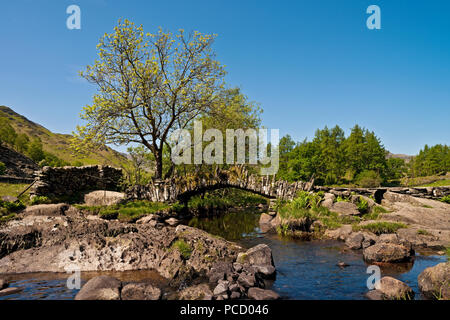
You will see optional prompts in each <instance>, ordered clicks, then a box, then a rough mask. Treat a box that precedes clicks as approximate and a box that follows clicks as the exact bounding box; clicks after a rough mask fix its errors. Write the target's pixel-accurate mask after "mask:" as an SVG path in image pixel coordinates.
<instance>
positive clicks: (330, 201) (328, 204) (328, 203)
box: [321, 199, 334, 209]
mask: <svg viewBox="0 0 450 320" xmlns="http://www.w3.org/2000/svg"><path fill="white" fill-rule="evenodd" d="M333 203H334V201H333V199H324V200H323V201H322V202H321V205H322V207H325V208H328V209H331V208H332V207H333Z"/></svg>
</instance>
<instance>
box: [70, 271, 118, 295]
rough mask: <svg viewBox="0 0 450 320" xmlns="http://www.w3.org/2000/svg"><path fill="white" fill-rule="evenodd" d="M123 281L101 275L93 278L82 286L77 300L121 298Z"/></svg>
mask: <svg viewBox="0 0 450 320" xmlns="http://www.w3.org/2000/svg"><path fill="white" fill-rule="evenodd" d="M121 286H122V283H121V282H120V281H119V280H117V279H116V278H113V277H109V276H99V277H95V278H92V279H91V280H89V281H88V282H86V284H85V285H84V286H83V287H82V288H81V290H80V291H79V292H78V294H77V295H76V296H75V300H120V288H121Z"/></svg>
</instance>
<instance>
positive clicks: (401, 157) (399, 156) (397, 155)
mask: <svg viewBox="0 0 450 320" xmlns="http://www.w3.org/2000/svg"><path fill="white" fill-rule="evenodd" d="M386 157H387V158H388V159H389V158H399V159H403V160H405V162H406V163H408V162H410V161H411V160H412V159H413V158H414V156H409V155H407V154H395V153H390V152H388V155H387V156H386Z"/></svg>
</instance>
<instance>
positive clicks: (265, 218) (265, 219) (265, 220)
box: [259, 213, 273, 225]
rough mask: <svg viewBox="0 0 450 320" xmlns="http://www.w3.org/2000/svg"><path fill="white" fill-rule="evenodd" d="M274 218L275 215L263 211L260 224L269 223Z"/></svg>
mask: <svg viewBox="0 0 450 320" xmlns="http://www.w3.org/2000/svg"><path fill="white" fill-rule="evenodd" d="M272 219H273V216H271V215H269V214H267V213H261V216H260V217H259V224H260V225H261V224H268V223H270V221H271V220H272Z"/></svg>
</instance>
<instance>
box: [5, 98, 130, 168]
mask: <svg viewBox="0 0 450 320" xmlns="http://www.w3.org/2000/svg"><path fill="white" fill-rule="evenodd" d="M0 117H5V118H7V119H8V120H9V123H10V124H11V126H12V127H13V128H14V130H15V131H16V132H17V133H18V134H20V133H25V134H26V135H28V137H29V138H40V139H41V141H42V145H43V149H44V151H46V152H50V153H52V154H54V155H56V156H57V157H58V158H60V159H62V160H64V161H66V162H68V163H71V164H74V163H75V162H77V161H79V162H81V163H83V165H91V164H102V165H111V166H115V167H117V166H119V165H120V164H121V163H124V162H127V161H128V160H127V158H126V157H125V156H124V155H123V154H121V153H119V152H117V151H115V150H113V149H111V148H109V147H106V146H105V147H104V148H102V150H100V151H98V152H91V153H89V154H88V155H87V156H80V155H77V154H74V153H73V152H72V150H71V149H70V139H71V138H72V136H71V135H70V134H60V133H53V132H51V131H50V130H48V129H46V128H44V127H43V126H41V125H40V124H37V123H35V122H33V121H31V120H29V119H27V118H26V117H24V116H22V115H20V114H18V113H16V112H15V111H14V110H12V109H11V108H8V107H6V106H0Z"/></svg>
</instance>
